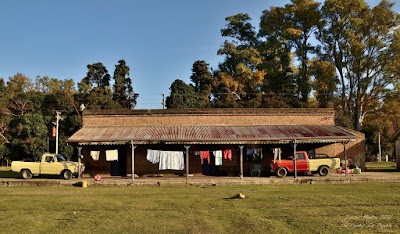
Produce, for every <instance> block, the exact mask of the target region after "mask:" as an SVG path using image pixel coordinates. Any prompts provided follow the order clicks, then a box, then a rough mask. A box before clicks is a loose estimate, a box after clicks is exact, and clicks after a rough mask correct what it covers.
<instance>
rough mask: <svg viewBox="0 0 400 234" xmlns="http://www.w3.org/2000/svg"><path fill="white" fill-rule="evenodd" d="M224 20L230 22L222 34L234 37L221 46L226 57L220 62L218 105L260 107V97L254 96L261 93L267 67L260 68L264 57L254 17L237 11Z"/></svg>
mask: <svg viewBox="0 0 400 234" xmlns="http://www.w3.org/2000/svg"><path fill="white" fill-rule="evenodd" d="M225 20H226V21H227V24H226V26H225V28H224V29H222V30H221V34H222V36H225V37H230V38H231V39H232V40H231V41H225V42H224V44H223V46H222V47H221V49H219V50H218V54H219V55H224V56H225V60H224V62H223V63H221V64H219V69H220V71H219V72H216V75H217V79H218V88H217V89H215V90H214V93H216V97H215V103H216V104H217V105H216V106H217V107H218V106H219V107H229V106H230V107H236V106H243V107H258V106H259V105H260V101H257V102H253V100H254V99H255V98H257V97H259V98H260V97H261V96H260V94H261V93H262V91H261V87H262V85H263V82H264V76H265V71H264V70H262V69H260V65H261V64H262V61H263V58H262V56H261V54H260V52H259V51H258V50H257V45H258V41H257V37H256V32H255V30H254V27H253V26H252V25H251V23H250V22H249V21H250V20H251V18H250V17H249V16H248V15H247V14H237V15H234V16H230V17H227V18H226V19H225ZM235 102H237V103H235Z"/></svg>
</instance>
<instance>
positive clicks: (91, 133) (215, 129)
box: [68, 125, 356, 144]
mask: <svg viewBox="0 0 400 234" xmlns="http://www.w3.org/2000/svg"><path fill="white" fill-rule="evenodd" d="M355 138H356V136H355V135H353V134H352V133H350V132H348V131H345V130H344V129H342V128H340V127H337V126H326V125H278V126H276V125H274V126H142V127H140V126H134V127H120V126H116V127H83V128H81V129H80V130H79V131H77V132H76V133H75V134H74V135H73V136H71V137H70V138H69V139H68V142H70V143H84V144H101V143H115V144H117V143H124V142H131V141H132V142H134V143H135V144H160V143H165V144H284V143H289V142H291V141H293V140H297V141H298V142H299V143H334V142H344V141H349V140H352V139H355Z"/></svg>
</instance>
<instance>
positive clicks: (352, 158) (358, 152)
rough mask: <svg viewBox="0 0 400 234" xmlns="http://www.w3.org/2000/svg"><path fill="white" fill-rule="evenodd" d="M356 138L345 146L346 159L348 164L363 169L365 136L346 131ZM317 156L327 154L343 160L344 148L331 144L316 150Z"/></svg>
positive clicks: (341, 145) (338, 144)
mask: <svg viewBox="0 0 400 234" xmlns="http://www.w3.org/2000/svg"><path fill="white" fill-rule="evenodd" d="M346 131H348V132H350V133H352V134H354V135H356V136H357V138H356V139H355V141H353V142H349V143H348V144H346V157H347V159H348V160H349V162H350V163H355V164H357V165H358V166H360V167H362V168H365V135H364V133H361V132H357V131H353V130H351V129H346ZM315 152H316V153H317V154H327V155H330V156H335V157H339V158H341V159H343V160H344V147H343V144H342V143H336V144H331V145H327V146H323V147H321V148H318V149H316V151H315Z"/></svg>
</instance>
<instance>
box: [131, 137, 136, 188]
mask: <svg viewBox="0 0 400 234" xmlns="http://www.w3.org/2000/svg"><path fill="white" fill-rule="evenodd" d="M131 147H132V182H133V181H134V180H135V148H136V147H137V146H136V145H134V144H133V141H132V140H131Z"/></svg>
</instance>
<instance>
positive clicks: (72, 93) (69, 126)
mask: <svg viewBox="0 0 400 234" xmlns="http://www.w3.org/2000/svg"><path fill="white" fill-rule="evenodd" d="M87 68H88V71H87V74H86V76H85V77H84V78H83V79H82V80H81V82H79V83H78V85H77V86H78V90H76V85H75V83H74V81H73V80H59V79H57V78H50V77H47V76H44V77H41V76H38V77H36V79H35V80H34V81H33V80H31V79H30V78H29V77H27V76H25V75H23V74H16V75H14V76H12V77H9V79H8V81H7V82H5V80H4V79H0V109H1V112H0V161H2V160H4V159H10V160H20V159H25V158H34V157H37V156H39V155H41V154H42V153H43V152H45V151H46V150H47V146H48V145H49V146H50V147H49V150H50V152H55V138H54V137H53V136H52V135H51V134H50V133H51V132H52V128H53V127H54V126H55V121H56V118H55V115H56V111H61V116H62V120H61V121H60V127H59V152H61V153H63V154H64V155H66V156H69V157H71V156H74V155H75V156H76V153H75V152H74V150H76V149H74V147H72V146H70V145H67V144H66V140H67V139H68V137H70V136H71V135H72V134H73V133H75V132H76V131H77V130H78V129H79V128H80V127H81V125H82V119H81V112H82V110H83V109H84V108H87V109H120V108H127V109H133V108H134V107H135V105H136V99H137V96H138V94H136V93H134V92H133V88H132V81H131V78H130V77H129V70H130V69H129V66H128V65H127V64H126V62H125V61H124V60H120V61H118V64H117V65H115V70H114V73H113V76H112V77H111V75H110V74H109V72H108V71H107V69H106V67H105V66H104V65H103V64H102V63H100V62H98V63H94V64H89V65H87ZM110 81H111V82H110ZM47 139H48V141H49V144H47Z"/></svg>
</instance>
